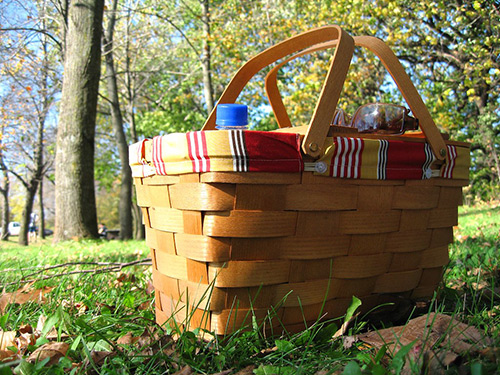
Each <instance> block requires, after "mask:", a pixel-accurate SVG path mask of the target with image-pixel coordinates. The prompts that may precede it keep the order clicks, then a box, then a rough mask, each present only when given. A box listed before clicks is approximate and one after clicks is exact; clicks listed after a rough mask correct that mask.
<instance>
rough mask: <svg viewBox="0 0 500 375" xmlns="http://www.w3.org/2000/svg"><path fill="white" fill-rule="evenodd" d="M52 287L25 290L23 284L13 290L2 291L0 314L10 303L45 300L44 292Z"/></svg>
mask: <svg viewBox="0 0 500 375" xmlns="http://www.w3.org/2000/svg"><path fill="white" fill-rule="evenodd" d="M52 289H54V288H53V287H48V286H46V287H43V288H41V289H35V290H31V291H27V287H26V285H25V286H23V287H22V288H20V289H18V290H17V291H15V292H12V293H4V294H2V296H1V297H0V314H3V313H4V312H5V309H6V308H7V306H8V305H9V304H12V303H17V304H19V305H24V304H25V303H27V302H38V303H42V302H45V294H47V293H49V292H50V291H51V290H52Z"/></svg>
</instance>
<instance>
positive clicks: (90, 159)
mask: <svg viewBox="0 0 500 375" xmlns="http://www.w3.org/2000/svg"><path fill="white" fill-rule="evenodd" d="M103 10H104V0H78V1H72V2H71V3H70V6H69V10H68V31H67V35H66V51H65V57H64V78H63V88H62V97H61V104H60V114H59V126H58V130H57V152H56V230H55V238H54V239H55V241H61V240H66V239H70V238H82V237H97V214H96V202H95V188H94V139H95V120H96V110H97V96H98V90H99V78H100V73H101V70H100V69H101V35H102V17H103Z"/></svg>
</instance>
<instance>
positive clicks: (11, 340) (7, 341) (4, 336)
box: [0, 331, 16, 350]
mask: <svg viewBox="0 0 500 375" xmlns="http://www.w3.org/2000/svg"><path fill="white" fill-rule="evenodd" d="M15 345H16V332H15V331H6V332H4V331H0V350H5V349H7V348H8V347H9V346H15Z"/></svg>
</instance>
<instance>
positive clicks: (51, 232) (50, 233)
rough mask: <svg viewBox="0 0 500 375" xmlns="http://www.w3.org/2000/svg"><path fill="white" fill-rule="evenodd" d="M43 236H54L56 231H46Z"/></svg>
mask: <svg viewBox="0 0 500 375" xmlns="http://www.w3.org/2000/svg"><path fill="white" fill-rule="evenodd" d="M43 234H44V235H45V236H52V235H53V234H54V231H53V230H52V229H44V230H43Z"/></svg>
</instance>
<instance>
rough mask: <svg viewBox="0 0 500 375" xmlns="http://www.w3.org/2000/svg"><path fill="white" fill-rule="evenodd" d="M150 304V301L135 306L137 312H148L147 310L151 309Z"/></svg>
mask: <svg viewBox="0 0 500 375" xmlns="http://www.w3.org/2000/svg"><path fill="white" fill-rule="evenodd" d="M151 303H152V301H151V302H150V301H146V302H143V303H141V304H140V305H139V306H137V310H140V311H144V310H149V308H150V307H151Z"/></svg>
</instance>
